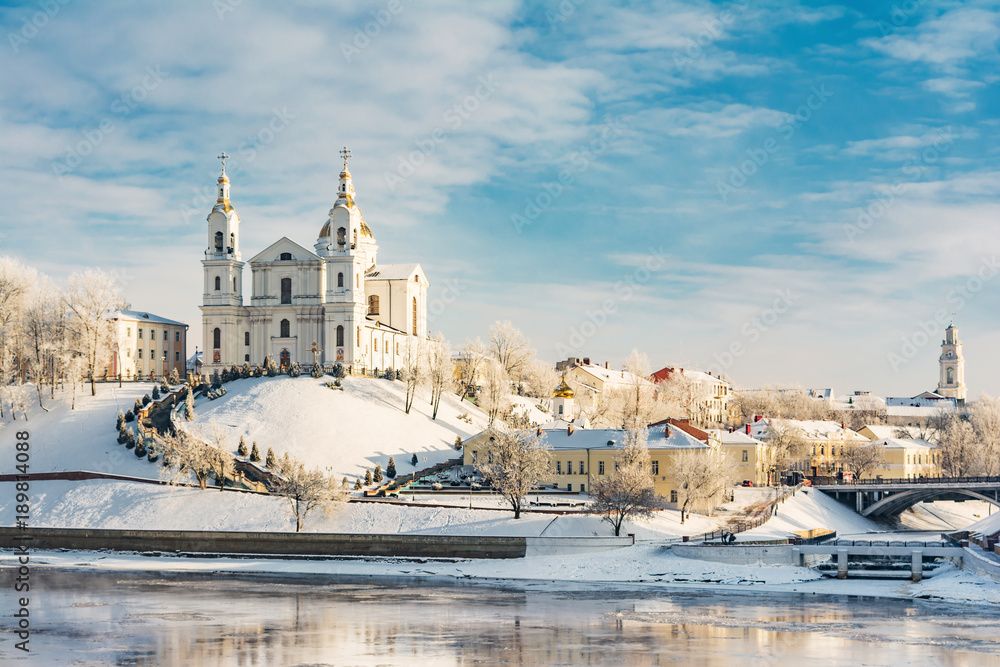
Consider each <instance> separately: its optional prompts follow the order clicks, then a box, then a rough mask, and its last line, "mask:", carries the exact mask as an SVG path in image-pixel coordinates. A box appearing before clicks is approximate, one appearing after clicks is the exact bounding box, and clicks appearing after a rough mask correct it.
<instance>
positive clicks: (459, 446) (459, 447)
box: [455, 435, 462, 452]
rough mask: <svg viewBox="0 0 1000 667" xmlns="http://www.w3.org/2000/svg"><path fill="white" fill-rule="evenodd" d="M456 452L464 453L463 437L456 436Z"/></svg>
mask: <svg viewBox="0 0 1000 667" xmlns="http://www.w3.org/2000/svg"><path fill="white" fill-rule="evenodd" d="M455 450H456V451H459V452H460V451H462V436H460V435H456V436H455Z"/></svg>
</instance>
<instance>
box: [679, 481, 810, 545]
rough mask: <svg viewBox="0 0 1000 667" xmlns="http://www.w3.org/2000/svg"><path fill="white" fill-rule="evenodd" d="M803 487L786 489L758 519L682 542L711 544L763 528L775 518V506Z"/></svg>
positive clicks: (768, 504) (685, 537)
mask: <svg viewBox="0 0 1000 667" xmlns="http://www.w3.org/2000/svg"><path fill="white" fill-rule="evenodd" d="M801 486H802V485H801V484H796V485H795V486H792V487H789V488H786V489H784V490H782V491H781V492H780V493H779V494H778V495H777V497H775V498H774V499H773V500H771V501H769V502H768V503H767V505H766V507H767V509H766V510H764V511H763V512H762V513H761V514H760V515H758V516H756V517H754V518H752V519H748V520H746V521H740V522H739V523H736V524H734V525H731V526H727V527H726V528H720V529H719V530H713V531H712V532H710V533H702V534H701V535H694V536H687V535H685V536H684V537H683V538H682V541H683V542H709V541H711V540H721V539H722V537H723V536H724V535H728V534H733V535H735V534H737V533H744V532H746V531H748V530H751V529H753V528H757V527H758V526H763V525H764V524H765V523H767V522H768V521H769V520H770V519H771V517H772V516H774V512H775V509H774V508H775V506H776V505H777V504H778V503H782V502H784V501H785V499H786V498H789V497H791V496H793V495H795V492H796V491H798V490H799V488H800V487H801Z"/></svg>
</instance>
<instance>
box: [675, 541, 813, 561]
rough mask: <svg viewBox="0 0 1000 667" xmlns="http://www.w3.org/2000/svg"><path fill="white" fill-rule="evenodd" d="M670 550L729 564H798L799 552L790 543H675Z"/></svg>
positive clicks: (678, 553) (687, 556)
mask: <svg viewBox="0 0 1000 667" xmlns="http://www.w3.org/2000/svg"><path fill="white" fill-rule="evenodd" d="M670 550H671V551H672V552H673V553H675V554H676V555H678V556H680V557H681V558H694V559H697V560H707V561H711V562H713V563H726V564H729V565H757V564H759V565H798V564H799V562H798V552H797V551H796V552H793V551H792V546H791V545H789V544H763V545H761V544H757V545H753V544H750V545H747V546H740V545H739V544H732V545H728V546H724V547H723V546H714V545H700V544H675V545H673V546H672V547H670Z"/></svg>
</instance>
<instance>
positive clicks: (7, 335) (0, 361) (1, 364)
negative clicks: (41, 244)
mask: <svg viewBox="0 0 1000 667" xmlns="http://www.w3.org/2000/svg"><path fill="white" fill-rule="evenodd" d="M36 280H37V272H36V271H35V270H34V269H32V268H30V267H27V266H25V265H24V264H22V263H21V262H19V261H18V260H16V259H14V258H13V257H0V383H2V384H3V385H5V386H6V385H7V384H9V383H10V382H11V381H13V380H14V379H15V378H16V379H17V381H18V383H20V377H21V374H20V371H19V368H20V367H21V363H20V362H21V360H22V359H23V354H22V351H21V350H20V347H21V342H20V337H21V334H22V333H23V329H22V324H23V322H22V320H23V318H24V315H25V309H26V308H27V305H28V298H29V295H30V293H31V289H32V285H33V284H34V283H35V282H36Z"/></svg>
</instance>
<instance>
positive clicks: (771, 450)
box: [761, 419, 806, 471]
mask: <svg viewBox="0 0 1000 667" xmlns="http://www.w3.org/2000/svg"><path fill="white" fill-rule="evenodd" d="M762 439H763V440H764V441H765V446H764V448H763V456H762V461H761V463H762V464H763V466H764V470H765V471H770V470H786V469H788V468H789V467H791V465H792V463H794V462H795V461H796V459H798V458H800V457H801V456H802V454H803V452H804V450H805V447H806V438H805V434H803V433H802V430H801V429H799V428H798V427H797V426H795V425H794V424H793V423H791V422H790V421H788V420H787V419H768V420H767V431H766V436H765V437H764V438H762Z"/></svg>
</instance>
